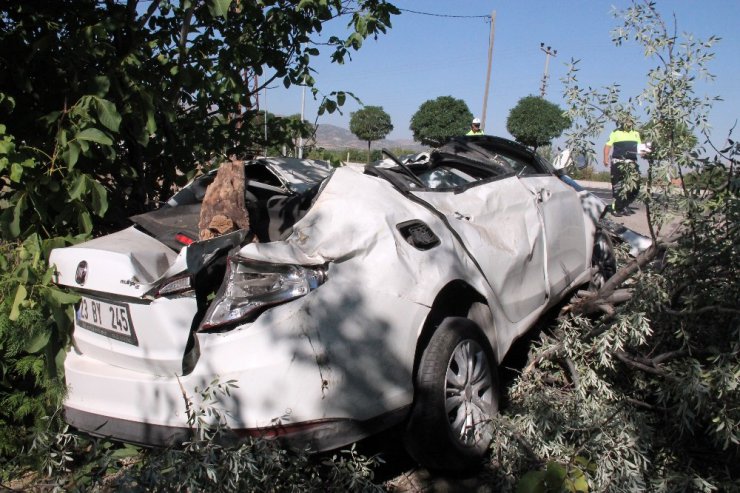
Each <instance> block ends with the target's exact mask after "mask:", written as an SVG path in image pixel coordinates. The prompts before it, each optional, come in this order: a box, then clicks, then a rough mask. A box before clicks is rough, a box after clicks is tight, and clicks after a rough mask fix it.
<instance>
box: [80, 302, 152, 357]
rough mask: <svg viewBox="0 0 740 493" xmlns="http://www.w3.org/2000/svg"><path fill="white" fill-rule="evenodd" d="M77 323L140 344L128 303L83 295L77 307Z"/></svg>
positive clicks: (114, 337) (102, 333)
mask: <svg viewBox="0 0 740 493" xmlns="http://www.w3.org/2000/svg"><path fill="white" fill-rule="evenodd" d="M77 324H78V325H79V326H80V327H82V328H83V329H87V330H90V331H92V332H95V333H97V334H101V335H104V336H106V337H110V338H111V339H116V340H118V341H123V342H126V343H128V344H133V345H134V346H138V345H139V341H138V339H137V338H136V332H134V324H133V323H131V315H130V314H129V311H128V305H127V304H125V303H117V302H114V301H102V300H97V299H93V298H88V297H86V296H83V297H82V300H81V301H80V306H79V307H78V308H77Z"/></svg>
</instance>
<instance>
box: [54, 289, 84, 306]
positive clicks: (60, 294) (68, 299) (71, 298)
mask: <svg viewBox="0 0 740 493" xmlns="http://www.w3.org/2000/svg"><path fill="white" fill-rule="evenodd" d="M46 293H47V295H48V297H49V300H53V301H52V302H53V303H56V304H58V305H59V306H62V305H73V304H75V303H77V302H78V301H80V296H79V295H77V294H72V293H67V292H65V291H62V290H61V289H58V288H54V287H49V288H47V290H46Z"/></svg>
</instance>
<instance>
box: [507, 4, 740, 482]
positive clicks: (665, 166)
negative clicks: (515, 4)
mask: <svg viewBox="0 0 740 493" xmlns="http://www.w3.org/2000/svg"><path fill="white" fill-rule="evenodd" d="M616 15H618V16H619V17H620V18H621V19H622V25H621V26H619V27H618V28H617V29H616V30H615V31H614V32H613V39H614V41H615V43H616V44H617V45H619V44H621V43H623V42H627V41H628V40H635V41H636V42H637V43H638V44H639V45H640V46H641V47H642V48H643V51H644V53H646V54H647V55H648V56H650V57H651V60H654V61H655V64H654V65H653V68H652V69H651V70H650V71H649V72H648V74H647V77H646V86H645V89H644V90H643V91H642V92H641V93H640V94H637V95H630V96H626V95H622V94H621V92H620V88H619V86H616V85H615V86H610V87H606V88H600V89H599V88H591V87H588V84H584V83H580V82H579V80H578V77H577V76H578V75H579V74H578V66H577V63H576V62H573V63H572V64H571V67H570V70H569V73H568V75H567V76H566V78H565V84H566V86H565V87H566V91H565V95H566V100H567V112H568V115H569V116H570V118H572V120H573V123H574V124H573V127H572V128H571V130H570V134H569V136H568V139H569V140H568V145H569V147H570V148H571V149H574V148H575V149H576V150H577V151H580V152H589V153H590V154H591V155H593V154H594V149H593V144H592V142H593V140H594V138H595V137H596V136H600V135H601V134H602V132H603V131H604V128H605V126H606V125H608V124H610V122H611V120H612V119H613V117H614V116H615V115H618V114H619V113H620V112H622V111H625V110H627V111H629V112H630V113H631V114H633V115H640V114H641V113H640V111H639V110H644V112H645V114H647V115H648V116H649V119H650V120H651V121H653V122H654V124H653V125H651V126H649V127H648V128H646V129H645V133H646V134H647V135H644V136H643V139H644V140H646V141H651V142H653V152H652V153H651V154H650V155H649V158H648V169H647V175H648V179H647V183H646V186H645V187H644V190H642V192H641V199H642V201H643V202H644V203H645V206H646V212H647V213H646V215H647V220H648V226H649V229H650V236H651V238H652V241H653V245H652V246H651V247H650V248H649V249H647V250H646V251H645V252H643V253H642V254H640V255H639V256H638V257H637V258H636V259H634V260H632V259H623V265H622V267H621V268H620V269H619V270H618V271H617V273H616V274H615V276H614V277H613V278H611V279H610V280H609V281H608V282H606V283H605V284H604V286H603V287H602V288H600V289H599V290H598V291H597V292H595V293H591V294H587V293H579V295H578V296H577V297H576V298H574V299H573V300H572V302H571V303H570V304H569V305H568V306H566V307H565V308H564V309H563V310H562V311H561V316H560V319H559V324H558V325H557V327H556V328H555V329H554V330H553V331H552V332H551V333H550V334H547V335H545V336H543V337H542V338H541V341H540V344H538V345H537V347H536V348H534V350H533V351H532V353H531V355H530V360H529V363H528V364H527V366H526V368H525V369H524V371H523V372H522V373H521V376H520V377H519V378H517V380H516V382H515V384H514V385H513V387H512V388H511V390H510V394H509V410H508V412H507V413H506V415H505V416H503V417H501V420H500V422H498V423H497V424H496V425H497V437H496V439H495V440H494V447H495V450H494V456H495V457H497V461H498V462H497V464H498V465H499V468H498V469H497V474H498V478H499V480H500V481H501V482H502V483H503V485H504V486H503V487H501V488H500V489H501V490H502V491H504V490H512V489H514V487H515V486H516V485H514V484H513V482H511V481H507V478H512V477H516V478H521V481H520V482H519V485H518V491H522V492H526V491H555V490H558V491H605V490H608V491H702V492H709V491H736V490H737V464H738V463H739V462H740V393H738V391H737V385H738V383H737V382H738V380H737V375H738V374H739V373H740V310H738V308H737V300H738V299H740V276H738V275H737V265H739V262H740V249H738V245H740V229H738V228H737V224H738V220H740V200H739V199H740V197H739V196H738V190H739V188H738V178H737V176H738V171H740V170H739V169H738V162H740V159H739V157H740V145H739V144H738V143H737V142H736V141H734V140H733V139H731V138H730V139H728V141H727V144H726V145H722V146H718V147H717V148H716V149H715V148H712V149H711V153H712V155H711V156H710V157H703V156H704V155H705V154H706V151H705V150H704V149H702V148H697V147H695V146H696V144H697V140H696V139H694V138H692V137H693V136H694V135H702V134H703V135H704V136H706V125H707V122H708V118H707V116H708V111H709V109H710V107H711V102H712V99H707V98H700V97H697V96H696V95H695V94H694V92H695V83H696V81H697V80H699V79H700V78H701V77H702V76H706V75H708V74H709V72H708V63H709V61H710V60H711V59H712V53H711V49H712V46H713V45H714V43H715V42H716V41H717V38H715V37H710V38H708V39H706V40H699V39H696V38H694V37H692V36H690V35H684V36H682V37H678V36H676V29H675V27H674V26H667V25H666V24H665V22H664V21H663V19H662V17H661V15H660V13H659V12H658V10H657V7H656V4H655V3H654V2H644V3H633V4H632V5H631V6H630V7H629V8H627V9H626V10H624V11H620V12H616ZM620 101H627V102H626V103H625V102H620ZM676 129H686V131H685V132H683V131H681V132H679V131H676ZM730 133H731V132H730ZM730 137H731V135H730ZM687 171H688V172H689V173H691V176H692V177H696V180H693V179H692V180H682V183H683V184H682V185H681V186H680V187H678V188H675V187H670V186H669V184H670V179H671V178H672V177H675V176H678V177H682V176H683V175H684V173H686V172H687ZM691 182H693V183H695V185H696V186H695V188H693V186H692V183H691ZM625 299H626V300H627V301H626V302H625V303H623V304H620V303H619V301H620V300H622V301H624V300H625ZM502 464H503V467H501V465H502Z"/></svg>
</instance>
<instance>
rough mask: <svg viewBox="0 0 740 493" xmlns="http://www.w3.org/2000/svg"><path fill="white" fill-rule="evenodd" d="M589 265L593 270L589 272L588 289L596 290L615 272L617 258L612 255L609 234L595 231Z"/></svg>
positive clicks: (612, 247) (612, 249) (612, 248)
mask: <svg viewBox="0 0 740 493" xmlns="http://www.w3.org/2000/svg"><path fill="white" fill-rule="evenodd" d="M591 267H593V268H594V269H595V270H594V271H593V273H592V274H591V282H590V283H589V285H588V289H589V291H594V292H595V291H598V290H599V289H601V287H602V286H603V285H604V283H606V281H608V280H609V278H611V277H612V276H613V275H614V274H615V273H616V272H617V259H616V257H615V255H614V246H613V245H612V240H611V238H609V235H608V234H606V233H604V232H603V231H597V232H596V234H595V235H594V250H593V253H592V255H591Z"/></svg>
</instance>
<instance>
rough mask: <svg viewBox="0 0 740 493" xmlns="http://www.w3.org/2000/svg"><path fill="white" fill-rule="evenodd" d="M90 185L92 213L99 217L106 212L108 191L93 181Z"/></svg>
mask: <svg viewBox="0 0 740 493" xmlns="http://www.w3.org/2000/svg"><path fill="white" fill-rule="evenodd" d="M91 183H92V186H93V188H92V199H93V212H94V213H95V214H96V215H98V216H99V217H103V216H104V215H105V211H107V210H108V191H107V190H106V189H105V187H104V186H103V185H101V184H100V183H99V182H97V181H95V180H91Z"/></svg>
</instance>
